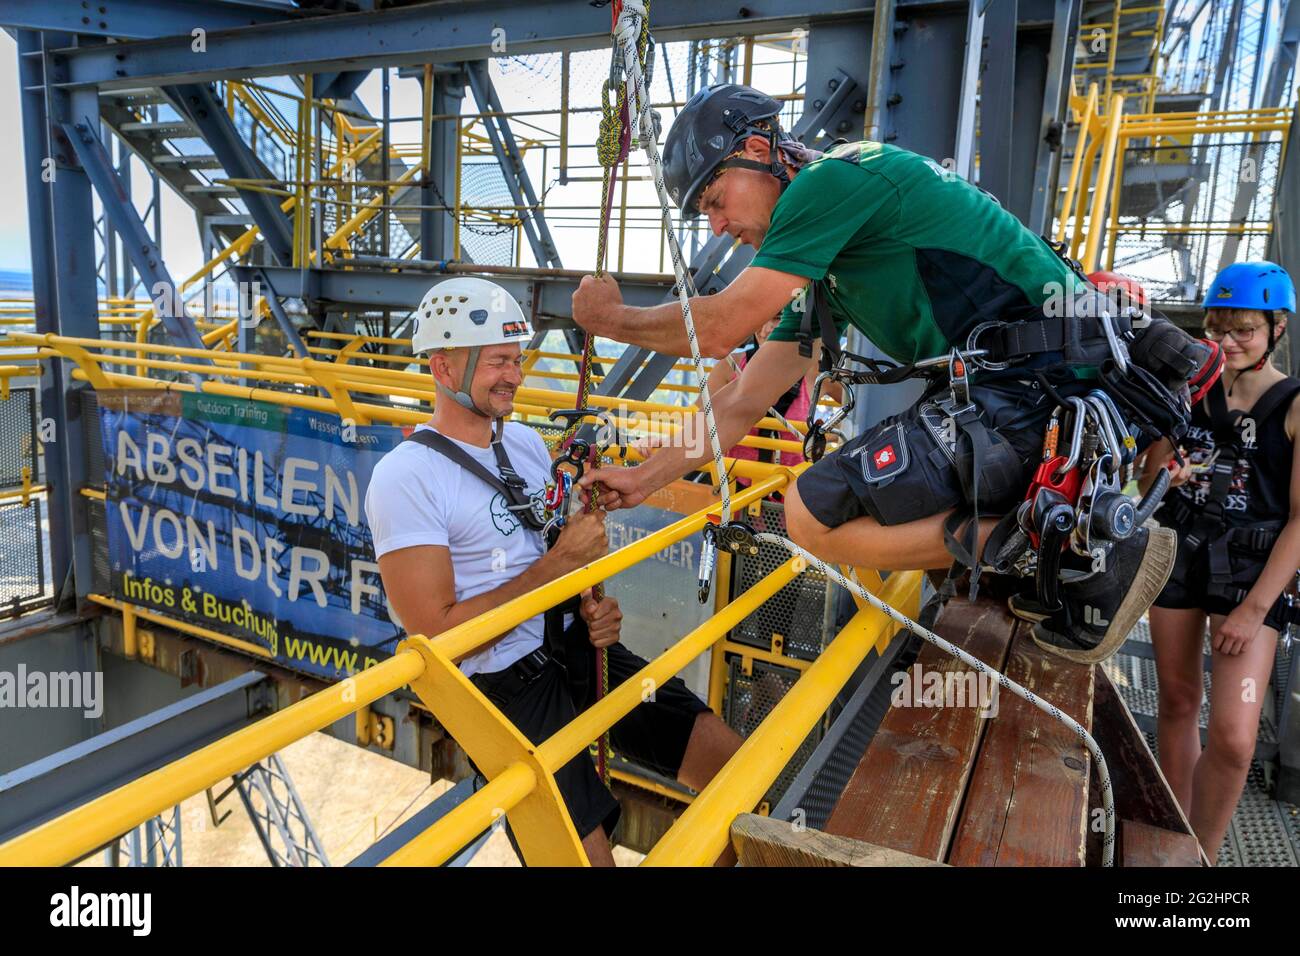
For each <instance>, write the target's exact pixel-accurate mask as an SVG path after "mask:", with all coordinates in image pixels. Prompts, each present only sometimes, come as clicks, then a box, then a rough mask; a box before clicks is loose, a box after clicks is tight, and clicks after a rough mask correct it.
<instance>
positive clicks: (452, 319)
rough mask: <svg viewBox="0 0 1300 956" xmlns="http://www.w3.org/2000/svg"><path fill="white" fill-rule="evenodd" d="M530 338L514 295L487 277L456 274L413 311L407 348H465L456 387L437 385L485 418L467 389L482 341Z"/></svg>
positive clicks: (418, 352)
mask: <svg viewBox="0 0 1300 956" xmlns="http://www.w3.org/2000/svg"><path fill="white" fill-rule="evenodd" d="M532 337H533V329H532V326H530V325H529V324H528V320H527V319H526V318H524V310H523V309H521V308H519V303H518V302H516V301H515V299H514V296H512V295H511V294H510V293H509V292H507V291H506V290H505V289H503V288H501V286H499V285H497V284H496V283H495V282H489V281H488V280H487V279H477V278H475V277H474V276H458V277H456V278H455V279H447V280H446V281H444V282H439V283H438V284H437V285H435V286H434V287H433V288H432V289H430V290H429V291H428V292H426V293H425V294H424V298H423V299H421V300H420V305H419V308H417V309H416V310H415V332H414V334H412V336H411V351H413V352H414V353H415V354H416V355H423V354H426V353H428V352H432V351H433V350H434V349H459V348H464V349H469V357H468V359H467V360H466V362H465V374H464V377H463V378H462V380H461V387H460V391H457V392H453V391H451V390H450V389H448V388H444V387H443V386H442V385H441V384H440V385H439V386H438V391H439V392H444V393H446V394H447V395H448V396H450V397H451V398H452V399H453V400H455V401H456V402H457V403H458V404H460V405H462V406H463V407H465V408H467V409H469V410H470V411H472V412H477V413H478V414H480V415H483V416H485V417H486V416H487V412H485V411H483V409H481V408H479V407H478V406H477V405H476V404H474V399H473V398H471V397H470V394H469V384H470V382H472V381H474V370H475V368H476V367H477V366H478V357H479V352H480V350H481V349H482V348H483V346H485V345H501V344H503V343H506V342H519V343H520V344H521V345H524V344H527V343H528V341H529V339H531V338H532Z"/></svg>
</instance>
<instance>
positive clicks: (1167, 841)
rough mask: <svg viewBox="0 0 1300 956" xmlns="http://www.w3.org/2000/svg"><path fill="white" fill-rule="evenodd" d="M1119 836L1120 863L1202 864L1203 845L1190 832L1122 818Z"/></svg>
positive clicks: (1145, 864) (1153, 864) (1155, 864)
mask: <svg viewBox="0 0 1300 956" xmlns="http://www.w3.org/2000/svg"><path fill="white" fill-rule="evenodd" d="M1119 839H1120V854H1119V855H1120V866H1200V865H1201V845H1200V844H1199V843H1197V842H1196V837H1194V836H1192V835H1191V834H1190V833H1175V832H1174V831H1173V830H1166V829H1164V828H1162V827H1153V826H1150V825H1148V824H1146V823H1138V822H1137V821H1136V820H1121V821H1120V825H1119Z"/></svg>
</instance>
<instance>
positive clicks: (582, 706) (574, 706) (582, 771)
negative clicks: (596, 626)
mask: <svg viewBox="0 0 1300 956" xmlns="http://www.w3.org/2000/svg"><path fill="white" fill-rule="evenodd" d="M574 626H575V627H576V628H578V629H579V630H580V631H581V633H582V634H584V635H585V631H586V628H585V627H584V626H582V625H581V623H580V622H579V623H576V624H575V625H574ZM570 636H573V635H572V634H571V635H570ZM570 646H572V645H570ZM588 647H590V645H588ZM583 656H584V657H585V658H586V663H587V667H588V671H587V673H586V674H584V675H571V674H570V671H569V668H567V667H565V666H564V665H563V664H561V663H560V661H559V660H558V659H557V658H555V657H552V658H551V659H550V660H549V661H548V662H547V664H546V666H545V667H544V668H543V669H542V670H541V672H540V673H539V674H538V676H537V677H536V678H535V679H534V680H533V681H532V682H531V683H529V684H527V685H526V686H525V687H524V688H523V689H522V690H521V691H520V692H518V693H517V694H515V696H514V697H513V698H511V699H509V700H504V699H502V698H501V696H500V694H499V693H498V692H497V691H498V688H499V687H501V686H502V684H503V683H504V682H503V680H502V679H501V677H500V675H499V674H475V675H474V676H473V677H472V678H470V680H472V681H473V682H474V685H475V686H476V687H478V688H479V690H481V691H483V693H484V695H485V696H486V697H487V698H488V699H489V700H491V701H492V703H494V704H496V705H497V707H499V708H500V709H501V712H502V713H503V714H505V715H506V717H508V718H509V719H510V721H511V722H512V723H513V724H514V725H515V727H517V728H518V729H519V732H520V733H522V734H523V735H524V736H525V737H527V738H528V739H529V740H530V741H532V742H533V743H534V744H541V743H542V742H543V741H545V740H546V739H547V738H548V737H550V736H551V735H552V734H554V733H555V732H556V731H558V730H560V728H562V727H563V726H564V725H565V724H567V723H569V722H570V721H572V720H573V719H574V718H575V717H576V716H577V715H578V714H579V713H581V712H582V711H584V710H586V709H587V708H588V707H590V706H591V705H592V704H594V703H595V693H594V688H595V687H596V686H597V685H596V683H595V669H596V655H595V653H588V654H585V655H583ZM606 658H607V660H608V662H609V686H610V687H611V688H613V687H617V686H618V685H619V684H621V683H623V682H624V681H625V680H627V679H628V678H630V677H631V676H632V675H633V674H635V673H636V672H637V671H639V670H640V669H641V668H643V667H645V666H646V662H645V660H643V659H642V658H640V657H638V656H637V655H635V654H633V653H632V652H631V651H629V650H628V649H627V648H625V647H624V646H623V645H622V644H614V645H612V646H611V647H609V648H607V649H606ZM708 709H709V707H708V705H707V704H705V703H704V701H702V700H700V699H699V698H698V697H696V696H695V695H694V694H692V693H691V692H690V690H688V689H687V687H686V685H685V684H684V683H683V682H682V680H681V678H679V677H674V678H672V679H671V680H669V681H668V682H667V683H666V684H664V685H663V686H662V687H659V688H656V689H655V691H654V695H653V699H651V700H648V701H646V702H645V703H643V704H640V705H639V706H637V707H636V708H635V709H634V710H632V711H631V712H630V713H629V714H627V716H625V717H624V718H623V719H622V720H620V721H619V722H618V723H616V724H615V725H614V726H613V727H612V728H611V729H610V744H611V745H612V746H613V748H614V749H615V750H616V751H618V752H619V753H620V754H622V755H623V756H624V757H627V758H629V759H630V760H634V761H636V762H637V763H641V764H644V765H645V766H647V767H649V768H651V769H652V770H655V771H657V772H659V773H661V774H663V775H664V776H666V777H673V778H675V777H676V776H677V772H678V771H679V770H680V769H681V766H682V758H683V757H684V756H685V755H686V745H687V742H688V741H689V740H690V737H691V731H692V730H693V729H694V726H695V719H696V717H698V716H699V715H700V714H702V713H704V712H705V711H707V710H708ZM555 783H556V786H557V787H559V790H560V795H561V796H562V797H563V798H564V805H565V806H566V807H567V808H568V811H569V816H570V817H571V818H572V819H573V825H574V827H575V828H576V829H577V831H578V836H580V837H585V836H587V834H589V833H591V832H592V831H593V830H595V829H596V827H598V826H601V825H603V826H604V828H605V833H606V835H610V834H612V833H613V832H614V826H615V824H616V823H618V816H619V806H618V801H617V800H615V799H614V795H613V794H612V793H610V792H609V788H608V787H606V786H605V785H604V783H602V782H601V779H600V775H599V774H598V773H597V772H596V765H595V762H594V761H593V760H592V758H591V755H590V754H589V753H588V752H587V751H585V750H584V751H583V752H582V753H580V754H578V755H577V756H575V757H574V758H573V759H572V760H570V761H569V762H568V763H567V764H565V765H564V766H563V767H561V768H560V770H559V772H557V773H556V774H555ZM508 823H509V821H508V820H507V825H508ZM512 842H513V835H512Z"/></svg>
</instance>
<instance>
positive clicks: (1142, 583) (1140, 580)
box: [1032, 528, 1178, 664]
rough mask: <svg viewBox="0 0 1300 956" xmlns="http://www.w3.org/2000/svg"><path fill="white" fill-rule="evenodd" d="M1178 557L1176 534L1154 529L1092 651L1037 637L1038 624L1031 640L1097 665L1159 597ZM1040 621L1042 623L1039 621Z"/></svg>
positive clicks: (1071, 659)
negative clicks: (1061, 645) (1123, 594)
mask: <svg viewBox="0 0 1300 956" xmlns="http://www.w3.org/2000/svg"><path fill="white" fill-rule="evenodd" d="M1177 556H1178V535H1177V534H1176V533H1175V532H1174V531H1172V530H1170V529H1169V528H1153V529H1152V530H1151V531H1150V532H1149V533H1148V537H1147V547H1146V551H1145V552H1143V554H1142V561H1141V563H1140V565H1139V568H1138V573H1137V575H1136V576H1135V577H1134V578H1133V584H1132V585H1131V586H1130V587H1129V589H1128V594H1126V595H1125V596H1124V600H1123V601H1122V602H1120V606H1119V610H1117V611H1116V612H1115V616H1114V617H1112V618H1111V621H1110V627H1108V628H1107V629H1106V633H1105V634H1104V635H1103V636H1102V639H1101V641H1100V643H1098V644H1097V646H1096V647H1094V648H1092V649H1091V650H1087V651H1083V650H1074V649H1072V648H1065V647H1057V646H1056V645H1055V644H1051V643H1049V642H1047V641H1044V640H1042V639H1040V638H1039V636H1038V631H1039V625H1038V624H1036V625H1035V626H1034V629H1033V634H1032V636H1033V638H1034V643H1035V644H1037V645H1038V646H1039V647H1041V648H1042V649H1043V650H1045V651H1047V652H1048V653H1050V654H1055V655H1056V656H1058V657H1064V658H1065V659H1066V660H1070V661H1075V662H1077V663H1079V664H1100V663H1101V662H1102V661H1104V660H1106V659H1107V658H1109V657H1111V656H1112V655H1113V654H1114V653H1115V652H1116V651H1118V650H1119V649H1120V647H1122V646H1123V644H1124V641H1126V640H1127V639H1128V636H1129V634H1130V633H1131V632H1132V630H1133V628H1134V627H1135V626H1136V625H1137V622H1138V621H1140V620H1141V619H1142V615H1143V614H1145V613H1146V611H1147V609H1148V608H1149V607H1151V605H1152V604H1153V603H1154V602H1155V599H1156V598H1157V597H1159V596H1160V592H1161V591H1163V590H1164V587H1165V584H1166V582H1168V580H1169V575H1170V574H1172V573H1173V570H1174V559H1175V558H1176V557H1177ZM1040 624H1041V622H1040Z"/></svg>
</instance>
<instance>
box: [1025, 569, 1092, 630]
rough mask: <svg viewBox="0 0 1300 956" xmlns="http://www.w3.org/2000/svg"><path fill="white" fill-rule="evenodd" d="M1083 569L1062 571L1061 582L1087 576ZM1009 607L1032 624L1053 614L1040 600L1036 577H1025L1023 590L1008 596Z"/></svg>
mask: <svg viewBox="0 0 1300 956" xmlns="http://www.w3.org/2000/svg"><path fill="white" fill-rule="evenodd" d="M1086 576H1087V574H1086V573H1085V572H1083V571H1070V570H1062V571H1061V582H1062V583H1063V584H1068V583H1070V582H1072V581H1078V580H1080V579H1081V578H1084V577H1086ZM1007 609H1008V610H1009V611H1010V612H1011V613H1012V615H1014V616H1015V617H1018V618H1020V620H1022V621H1028V622H1029V623H1030V624H1037V623H1038V622H1039V621H1045V620H1047V619H1048V618H1049V617H1051V616H1052V612H1051V611H1049V610H1047V608H1045V607H1043V605H1042V603H1041V602H1040V601H1039V600H1038V590H1037V588H1036V587H1035V586H1034V579H1033V578H1032V577H1031V578H1025V579H1024V584H1023V585H1022V590H1021V591H1020V592H1019V593H1016V594H1013V595H1011V597H1009V598H1007Z"/></svg>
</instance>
